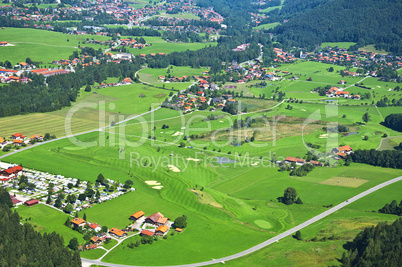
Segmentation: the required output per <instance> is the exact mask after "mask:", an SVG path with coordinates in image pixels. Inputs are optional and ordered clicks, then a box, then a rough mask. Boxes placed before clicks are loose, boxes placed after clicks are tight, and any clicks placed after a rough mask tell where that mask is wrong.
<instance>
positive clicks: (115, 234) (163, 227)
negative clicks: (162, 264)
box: [71, 211, 183, 250]
mask: <svg viewBox="0 0 402 267" xmlns="http://www.w3.org/2000/svg"><path fill="white" fill-rule="evenodd" d="M130 220H131V221H133V223H132V224H130V225H129V226H128V227H126V228H124V229H119V228H116V227H112V228H110V229H109V230H108V231H107V232H102V227H101V226H100V225H99V224H97V223H89V222H87V221H85V220H84V219H81V218H74V219H72V220H71V226H72V227H73V228H74V229H77V228H78V227H82V228H84V229H85V228H87V229H91V230H92V231H93V233H94V235H93V237H92V238H91V244H89V245H87V246H85V247H83V246H79V249H80V250H88V249H95V248H97V247H98V246H99V245H101V244H102V243H103V242H104V241H106V240H108V239H110V238H118V239H120V238H124V237H126V236H127V235H128V233H129V232H132V231H133V230H135V231H138V233H139V234H140V235H141V236H150V237H153V236H164V235H166V234H167V233H168V232H169V230H170V229H171V228H172V227H173V222H172V221H170V220H169V218H166V217H165V216H164V215H163V214H162V213H160V212H157V213H154V214H152V215H150V216H148V217H146V216H145V212H143V211H137V212H136V213H134V214H132V215H131V216H130ZM175 231H176V232H182V231H183V229H181V228H175Z"/></svg>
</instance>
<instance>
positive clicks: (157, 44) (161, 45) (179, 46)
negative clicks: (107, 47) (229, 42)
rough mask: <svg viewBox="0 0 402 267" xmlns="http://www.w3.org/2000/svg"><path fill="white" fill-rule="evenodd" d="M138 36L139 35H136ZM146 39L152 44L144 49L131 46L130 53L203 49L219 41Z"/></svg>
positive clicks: (167, 52)
mask: <svg viewBox="0 0 402 267" xmlns="http://www.w3.org/2000/svg"><path fill="white" fill-rule="evenodd" d="M134 38H138V37H134ZM144 39H145V41H146V42H147V43H149V44H151V46H148V47H144V48H143V49H135V48H129V49H128V50H129V51H130V53H132V54H133V55H135V56H137V55H140V54H146V55H148V54H152V53H166V54H169V53H172V52H183V51H186V50H192V51H194V50H199V49H202V48H204V47H206V46H210V45H212V46H214V45H216V44H217V43H216V42H213V43H172V42H166V41H165V40H163V39H162V38H161V37H148V36H146V37H144Z"/></svg>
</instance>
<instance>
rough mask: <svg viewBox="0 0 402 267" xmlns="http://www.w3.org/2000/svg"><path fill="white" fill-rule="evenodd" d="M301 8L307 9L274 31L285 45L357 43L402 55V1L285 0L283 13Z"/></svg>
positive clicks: (305, 45)
mask: <svg viewBox="0 0 402 267" xmlns="http://www.w3.org/2000/svg"><path fill="white" fill-rule="evenodd" d="M296 2H297V3H299V2H300V5H296ZM304 2H305V3H304ZM323 2H325V3H323ZM302 3H304V4H302ZM300 9H301V10H302V11H303V12H300V13H299V14H297V15H295V16H293V17H291V18H290V19H289V21H288V22H286V23H284V24H283V25H281V26H278V27H277V28H275V29H274V30H273V32H274V34H275V35H277V38H278V41H279V42H281V43H282V44H283V45H284V46H285V47H291V46H300V47H307V48H310V49H313V48H314V47H315V46H317V45H319V44H321V43H322V42H356V43H358V45H359V46H364V45H366V44H376V47H377V48H382V49H385V50H388V51H391V52H394V53H396V54H402V27H401V25H402V12H400V10H402V1H399V0H365V1H362V0H334V1H323V0H310V1H300V0H297V1H285V6H284V7H283V8H282V10H281V12H282V13H284V12H289V15H290V14H292V13H293V14H295V13H297V12H298V11H299V10H300Z"/></svg>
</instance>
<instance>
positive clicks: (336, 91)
mask: <svg viewBox="0 0 402 267" xmlns="http://www.w3.org/2000/svg"><path fill="white" fill-rule="evenodd" d="M342 82H343V81H342V80H341V81H340V83H341V84H342ZM327 96H328V97H343V98H351V99H355V100H360V95H353V94H351V93H350V92H348V91H344V89H343V88H341V87H336V86H333V87H331V89H329V90H328V91H327Z"/></svg>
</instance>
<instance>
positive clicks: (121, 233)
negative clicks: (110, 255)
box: [109, 227, 127, 238]
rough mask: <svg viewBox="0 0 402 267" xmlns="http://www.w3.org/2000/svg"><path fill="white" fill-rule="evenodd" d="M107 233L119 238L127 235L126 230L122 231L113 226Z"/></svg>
mask: <svg viewBox="0 0 402 267" xmlns="http://www.w3.org/2000/svg"><path fill="white" fill-rule="evenodd" d="M109 233H110V234H112V235H114V236H116V237H119V238H120V237H123V236H126V235H127V233H126V232H124V231H122V230H120V229H117V228H114V227H113V228H112V229H110V230H109Z"/></svg>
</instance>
